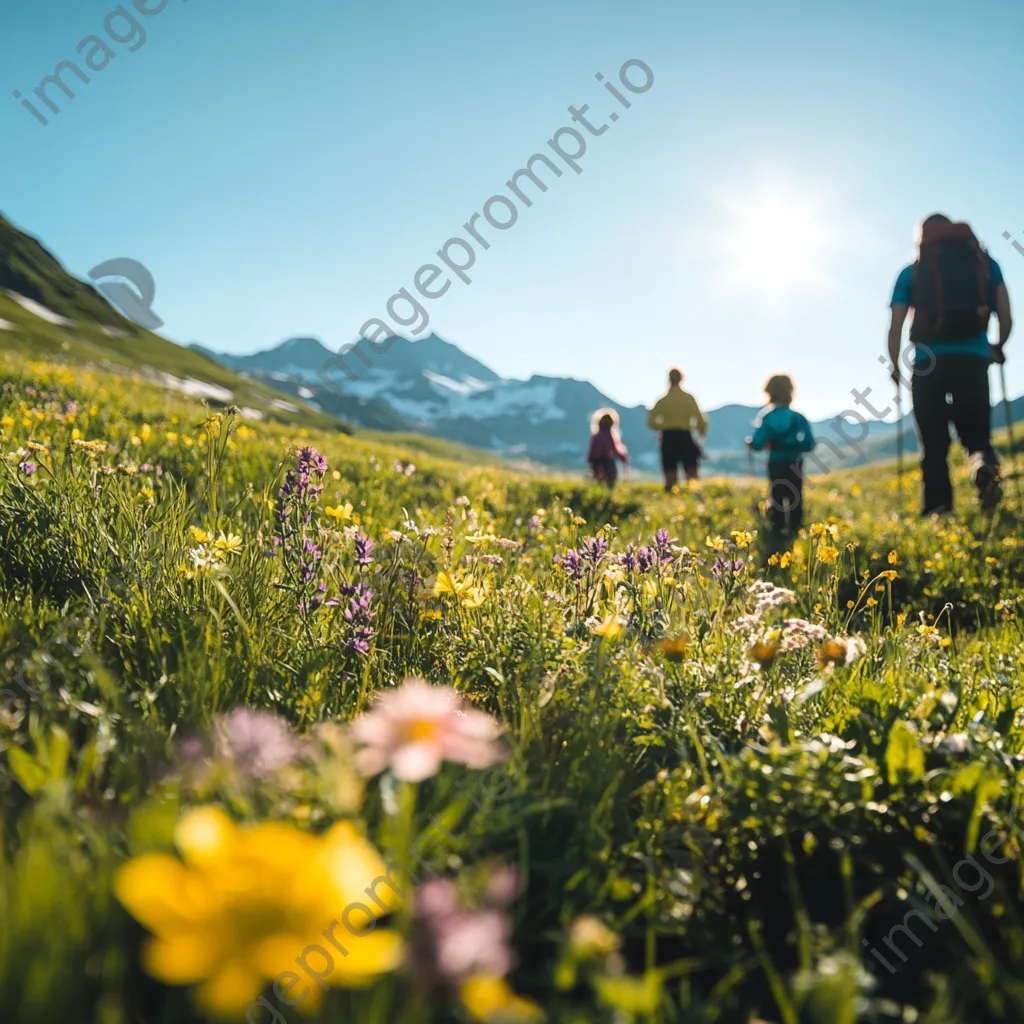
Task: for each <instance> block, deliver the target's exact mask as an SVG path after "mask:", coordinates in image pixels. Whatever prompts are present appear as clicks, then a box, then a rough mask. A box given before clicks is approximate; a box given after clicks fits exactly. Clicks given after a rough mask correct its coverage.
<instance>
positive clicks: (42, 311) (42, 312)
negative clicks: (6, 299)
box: [7, 292, 74, 327]
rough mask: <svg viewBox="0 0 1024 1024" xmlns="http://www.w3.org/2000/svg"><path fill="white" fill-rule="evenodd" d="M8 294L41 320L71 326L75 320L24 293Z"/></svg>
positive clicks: (60, 325)
mask: <svg viewBox="0 0 1024 1024" xmlns="http://www.w3.org/2000/svg"><path fill="white" fill-rule="evenodd" d="M7 294H8V295H10V297H11V298H12V299H14V301H15V302H16V303H17V304H18V305H19V306H21V308H22V309H26V310H28V311H29V312H30V313H32V314H34V315H35V316H37V317H39V319H40V320H46V321H47V322H48V323H51V324H56V325H57V326H58V327H70V326H71V325H72V324H73V323H74V321H73V320H69V319H68V318H67V317H66V316H61V315H60V314H59V313H54V311H53V310H52V309H47V308H46V307H45V306H44V305H42V304H41V303H39V302H36V301H35V299H29V298H26V297H25V296H24V295H19V294H18V293H17V292H8V293H7Z"/></svg>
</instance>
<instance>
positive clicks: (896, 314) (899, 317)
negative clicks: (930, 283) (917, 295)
mask: <svg viewBox="0 0 1024 1024" xmlns="http://www.w3.org/2000/svg"><path fill="white" fill-rule="evenodd" d="M909 312H910V307H909V306H907V305H904V304H903V303H898V304H894V305H893V307H892V321H891V323H890V324H889V361H890V362H891V363H892V372H891V374H890V376H891V377H892V379H893V380H894V381H898V380H899V379H900V348H901V347H902V345H903V325H904V324H905V323H906V320H907V313H909Z"/></svg>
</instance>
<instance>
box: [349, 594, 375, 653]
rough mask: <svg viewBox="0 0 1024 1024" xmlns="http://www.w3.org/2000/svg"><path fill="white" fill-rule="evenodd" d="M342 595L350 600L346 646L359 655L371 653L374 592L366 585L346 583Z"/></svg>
mask: <svg viewBox="0 0 1024 1024" xmlns="http://www.w3.org/2000/svg"><path fill="white" fill-rule="evenodd" d="M341 592H342V594H343V595H344V596H345V597H347V598H349V599H350V600H349V603H348V607H347V608H346V609H345V612H344V615H345V623H346V625H347V627H348V628H347V635H346V637H345V640H344V643H345V646H346V647H348V648H349V649H350V650H353V651H356V652H357V653H358V654H369V653H370V640H372V639H373V635H374V632H375V630H374V628H373V619H374V615H375V612H374V611H373V607H372V601H373V591H372V590H371V589H370V588H369V587H368V586H367V585H366V584H365V583H356V584H355V585H352V584H349V583H345V584H343V585H342V587H341Z"/></svg>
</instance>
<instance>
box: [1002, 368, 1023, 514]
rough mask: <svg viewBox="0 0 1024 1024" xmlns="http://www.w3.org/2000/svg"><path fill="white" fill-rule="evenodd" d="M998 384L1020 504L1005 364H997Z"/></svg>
mask: <svg viewBox="0 0 1024 1024" xmlns="http://www.w3.org/2000/svg"><path fill="white" fill-rule="evenodd" d="M999 383H1000V385H1001V386H1002V389H1003V416H1004V417H1005V419H1006V433H1007V436H1008V437H1009V439H1010V465H1011V466H1012V467H1013V488H1014V491H1015V492H1016V494H1017V503H1018V504H1020V500H1021V499H1020V473H1019V472H1018V470H1017V444H1016V442H1015V441H1014V439H1013V413H1012V412H1011V410H1010V399H1009V398H1008V397H1007V395H1006V364H1005V363H1000V364H999Z"/></svg>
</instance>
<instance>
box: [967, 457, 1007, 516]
mask: <svg viewBox="0 0 1024 1024" xmlns="http://www.w3.org/2000/svg"><path fill="white" fill-rule="evenodd" d="M974 486H975V487H977V488H978V501H979V502H980V503H981V507H982V509H984V511H986V512H992V511H993V510H994V509H995V507H996V506H997V505H998V504H999V502H1000V501H1001V500H1002V497H1003V481H1002V477H1000V475H999V470H998V469H996V468H995V466H989V465H986V464H984V463H983V464H982V465H980V466H979V467H978V470H977V472H976V473H975V474H974Z"/></svg>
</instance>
